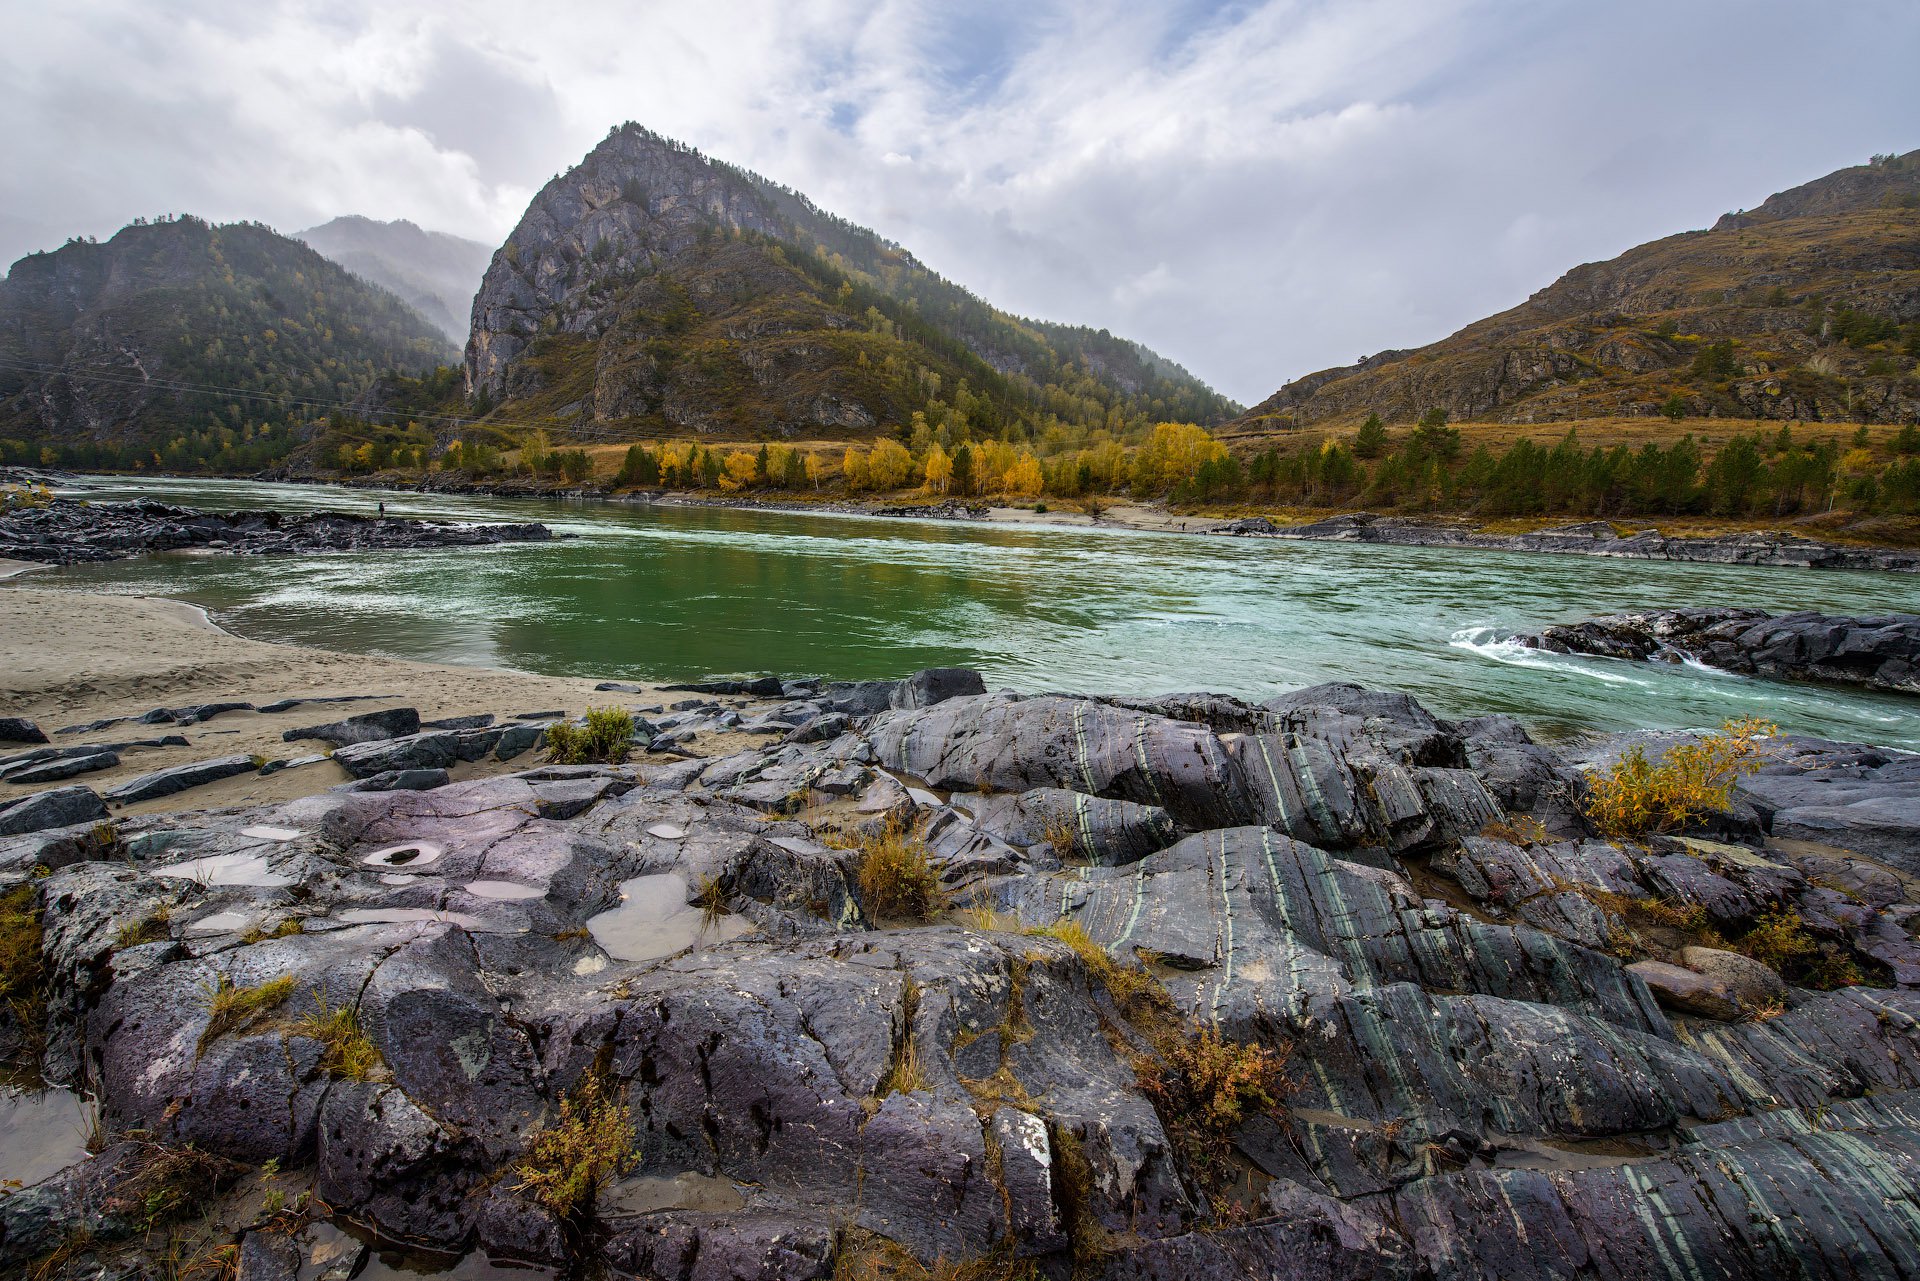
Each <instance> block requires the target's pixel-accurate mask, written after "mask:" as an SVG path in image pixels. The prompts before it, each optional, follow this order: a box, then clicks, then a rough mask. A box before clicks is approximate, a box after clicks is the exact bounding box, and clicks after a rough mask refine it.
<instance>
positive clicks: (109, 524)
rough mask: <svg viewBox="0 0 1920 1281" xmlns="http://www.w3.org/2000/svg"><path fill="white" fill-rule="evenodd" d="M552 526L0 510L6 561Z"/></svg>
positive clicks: (72, 508)
mask: <svg viewBox="0 0 1920 1281" xmlns="http://www.w3.org/2000/svg"><path fill="white" fill-rule="evenodd" d="M552 537H553V531H552V530H550V529H548V528H547V527H546V526H545V525H537V524H512V525H460V524H450V523H446V522H441V521H427V520H411V519H403V518H399V517H385V516H377V517H376V516H360V515H355V514H349V513H342V512H318V513H287V512H277V511H251V512H233V513H228V514H222V513H219V512H204V511H196V510H194V509H193V508H190V507H174V506H171V505H169V504H167V503H156V502H131V503H94V502H85V501H82V500H80V499H73V498H54V499H49V500H47V501H45V502H43V503H40V504H39V505H35V506H21V507H16V508H12V509H9V510H6V511H3V512H0V560H18V561H36V562H40V563H43V564H53V565H72V564H78V563H81V562H84V561H102V560H121V559H124V558H125V557H128V556H140V555H145V554H147V553H150V552H162V551H180V550H184V549H197V550H205V551H216V552H225V553H228V554H230V555H236V556H295V555H301V554H303V553H313V552H340V551H416V550H420V549H423V548H438V547H478V546H484V545H486V544H489V543H524V542H544V541H545V540H547V539H550V538H552Z"/></svg>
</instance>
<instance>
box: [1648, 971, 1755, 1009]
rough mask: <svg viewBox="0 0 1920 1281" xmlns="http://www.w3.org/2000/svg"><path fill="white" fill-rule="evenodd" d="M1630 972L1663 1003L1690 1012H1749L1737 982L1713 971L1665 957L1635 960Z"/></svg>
mask: <svg viewBox="0 0 1920 1281" xmlns="http://www.w3.org/2000/svg"><path fill="white" fill-rule="evenodd" d="M1627 973H1629V974H1631V975H1633V976H1634V977H1635V978H1637V979H1639V980H1640V981H1641V982H1642V983H1645V984H1646V985H1647V987H1648V988H1650V989H1651V990H1652V991H1653V994H1654V995H1655V996H1656V997H1658V998H1659V999H1660V1001H1661V1003H1662V1004H1664V1005H1669V1006H1672V1007H1673V1008H1674V1009H1676V1010H1680V1011H1683V1012H1685V1013H1687V1014H1698V1015H1701V1016H1702V1017H1704V1018H1709V1019H1737V1018H1739V1017H1740V1016H1741V1014H1743V1013H1744V1012H1745V1011H1744V1010H1743V1009H1742V1008H1741V1005H1740V1001H1739V998H1738V997H1737V996H1736V995H1735V993H1734V989H1733V985H1732V984H1730V983H1727V982H1725V981H1724V980H1722V979H1718V978H1715V977H1713V976H1712V975H1709V974H1702V973H1700V972H1698V971H1695V970H1689V969H1685V968H1683V967H1681V966H1678V965H1669V964H1668V963H1667V962H1665V961H1635V962H1634V963H1633V964H1632V965H1629V966H1628V967H1627Z"/></svg>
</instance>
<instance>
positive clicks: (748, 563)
mask: <svg viewBox="0 0 1920 1281" xmlns="http://www.w3.org/2000/svg"><path fill="white" fill-rule="evenodd" d="M84 491H85V494H86V496H88V497H92V498H98V499H121V498H135V497H150V498H157V499H162V500H164V501H168V502H175V503H181V504H185V505H188V506H196V507H203V508H209V509H214V510H234V509H241V508H261V507H272V508H280V509H284V510H313V509H322V508H331V509H344V510H356V511H368V512H370V511H372V510H373V508H374V504H375V503H376V502H377V501H381V500H384V501H385V502H386V504H387V510H388V512H389V514H395V515H409V516H430V517H438V518H443V519H456V520H494V521H500V520H514V521H524V520H539V521H544V522H546V523H547V524H548V525H550V526H552V527H553V528H554V529H555V530H556V531H558V532H563V533H567V534H572V535H576V536H577V537H574V538H570V539H566V540H564V541H556V542H552V543H544V544H517V545H516V544H508V545H502V546H496V547H483V548H473V549H461V550H452V551H426V552H417V553H392V552H373V553H346V554H338V555H326V556H314V557H304V558H264V557H226V556H214V555H168V556H156V557H146V558H141V559H135V560H128V561H118V562H112V563H108V564H103V565H86V566H74V567H70V568H66V569H59V570H53V571H48V572H44V573H37V574H35V575H33V577H32V580H31V581H32V582H34V583H35V584H36V585H45V586H69V587H74V588H82V589H86V590H93V591H106V592H133V593H142V594H148V595H165V596H173V597H178V598H180V599H183V600H188V601H192V602H194V603H196V604H199V605H202V606H204V607H206V608H207V609H208V610H209V611H211V613H212V615H213V617H214V618H215V620H216V621H217V622H219V623H220V625H221V626H223V627H225V628H227V629H228V630H230V631H233V632H235V633H238V634H240V635H243V636H248V637H253V638H256V639H261V640H272V641H287V642H293V643H297V644H302V645H318V646H324V647H327V648H332V649H339V650H347V651H351V652H358V653H369V654H383V655H390V656H394V657H400V658H412V659H425V660H431V661H437V662H449V663H465V664H477V665H484V666H496V667H510V668H516V669H520V670H524V671H531V672H540V673H545V674H549V675H578V676H596V677H605V678H622V677H625V678H634V677H652V678H659V679H686V678H695V677H701V676H708V675H719V674H730V673H741V672H756V673H757V672H767V671H772V672H780V673H786V674H801V673H807V674H826V675H831V676H835V677H874V676H897V675H900V674H903V673H906V672H910V671H913V670H915V669H917V668H921V667H928V666H935V665H948V664H964V665H968V666H973V667H977V668H979V669H980V670H981V671H983V672H984V673H985V674H986V677H987V681H988V684H989V687H991V688H1001V687H1009V688H1013V689H1018V690H1022V691H1027V692H1038V691H1043V690H1065V691H1076V692H1090V693H1130V694H1150V693H1166V692H1173V691H1185V690H1202V689H1205V690H1216V691H1220V692H1223V693H1230V694H1238V695H1241V696H1244V697H1248V698H1255V699H1258V698H1265V697H1271V696H1272V695H1274V694H1276V693H1279V692H1282V691H1285V690H1288V689H1293V688H1297V687H1299V686H1302V685H1308V684H1313V683H1315V682H1319V681H1328V680H1348V681H1355V682H1359V683H1362V684H1367V685H1373V686H1380V687H1386V688H1397V689H1403V690H1407V691H1409V692H1411V693H1413V694H1415V695H1416V696H1418V697H1419V698H1420V699H1421V700H1423V701H1424V702H1425V703H1427V704H1428V706H1430V707H1432V708H1433V709H1434V710H1435V711H1436V712H1439V713H1441V714H1443V715H1448V716H1466V715H1473V714H1477V713H1482V712H1495V711H1499V712H1511V713H1513V714H1515V715H1517V716H1519V717H1520V718H1521V719H1522V720H1524V721H1526V722H1527V723H1528V724H1529V725H1530V726H1532V727H1533V728H1534V729H1535V730H1536V732H1539V733H1542V734H1544V735H1545V736H1547V737H1550V738H1558V737H1565V736H1568V735H1572V734H1577V733H1580V732H1582V731H1595V730H1614V729H1631V728H1678V727H1700V726H1710V725H1714V724H1717V723H1719V722H1720V721H1722V720H1724V719H1726V718H1728V717H1730V716H1740V715H1764V716H1768V717H1771V718H1772V719H1774V720H1775V721H1777V722H1778V723H1780V724H1781V725H1782V726H1783V727H1785V728H1789V729H1794V730H1801V731H1805V732H1810V733H1818V734H1824V735H1828V736H1831V737H1835V738H1843V739H1849V740H1858V741H1866V742H1873V743H1879V744H1884V745H1889V746H1905V747H1913V748H1920V717H1917V716H1916V715H1915V708H1916V706H1920V703H1916V701H1915V700H1912V699H1908V698H1903V697H1899V696H1891V695H1875V694H1866V693H1860V692H1854V691H1849V690H1844V689H1829V688H1824V687H1812V686H1803V685H1782V684H1777V683H1772V682H1763V681H1754V680H1748V679H1745V678H1742V677H1737V676H1732V675H1727V674H1723V673H1718V672H1713V671H1709V670H1706V669H1703V668H1698V667H1693V666H1682V667H1671V666H1666V665H1661V664H1628V663H1621V662H1612V661H1607V660H1599V659H1578V658H1567V657H1562V656H1557V655H1551V654H1541V653H1536V652H1533V651H1529V650H1523V649H1520V648H1519V647H1517V646H1514V645H1512V644H1509V643H1507V639H1506V638H1507V637H1509V636H1510V635H1511V634H1512V633H1514V632H1515V631H1520V630H1526V629H1532V628H1536V627H1539V626H1541V625H1542V624H1546V623H1551V622H1557V621H1565V620H1571V619H1576V618H1580V617H1582V616H1585V615H1588V614H1593V613H1602V612H1606V611H1610V610H1620V609H1626V608H1633V607H1652V606H1663V605H1734V604H1739V605H1752V606H1758V607H1761V608H1767V609H1774V610H1786V609H1821V610H1825V611H1828V612H1834V613H1874V612H1880V613H1884V612H1888V611H1895V610H1898V611H1904V612H1920V577H1913V576H1908V575H1901V574H1869V573H1835V572H1829V571H1816V570H1791V569H1748V568H1730V567H1725V566H1704V565H1680V564H1667V563H1658V562H1647V561H1613V560H1602V559H1596V558H1591V557H1584V556H1544V555H1528V554H1519V553H1501V552H1465V551H1455V550H1443V549H1428V548H1394V547H1374V546H1364V545H1352V544H1325V543H1299V542H1282V541H1269V540H1243V539H1233V538H1212V537H1197V536H1182V535H1177V534H1150V533H1135V532H1128V531H1117V530H1093V529H1085V528H1059V527H1047V526H1040V525H1033V526H1025V525H1001V524H995V525H988V524H970V523H950V522H936V521H909V520H896V519H883V518H866V517H849V516H834V515H812V514H793V513H785V512H760V511H732V510H722V509H715V508H691V507H676V506H650V505H644V504H641V505H630V504H621V503H602V502H573V503H565V502H534V501H519V500H504V499H495V498H479V497H465V496H449V495H423V494H411V493H400V492H390V491H385V492H383V491H373V490H356V489H344V488H334V487H328V486H309V485H273V484H260V483H255V482H248V481H226V480H145V479H141V480H130V479H122V478H93V479H89V480H87V481H86V482H84Z"/></svg>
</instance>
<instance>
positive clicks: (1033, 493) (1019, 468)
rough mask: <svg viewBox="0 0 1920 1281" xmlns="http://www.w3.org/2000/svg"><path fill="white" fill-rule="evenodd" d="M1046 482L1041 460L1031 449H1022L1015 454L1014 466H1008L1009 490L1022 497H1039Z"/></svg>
mask: <svg viewBox="0 0 1920 1281" xmlns="http://www.w3.org/2000/svg"><path fill="white" fill-rule="evenodd" d="M1044 484H1045V482H1044V481H1043V479H1042V478H1041V475H1040V460H1039V459H1038V458H1035V457H1034V456H1033V451H1032V450H1031V449H1022V450H1021V451H1020V452H1019V453H1018V454H1016V455H1015V456H1014V459H1013V466H1011V467H1009V468H1007V478H1006V481H1005V485H1006V490H1007V492H1008V493H1009V494H1014V495H1017V496H1018V497H1021V498H1037V497H1038V496H1039V494H1040V490H1041V489H1042V488H1043V487H1044Z"/></svg>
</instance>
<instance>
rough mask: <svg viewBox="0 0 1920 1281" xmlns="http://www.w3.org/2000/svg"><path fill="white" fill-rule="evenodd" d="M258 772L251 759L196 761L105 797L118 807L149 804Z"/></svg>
mask: <svg viewBox="0 0 1920 1281" xmlns="http://www.w3.org/2000/svg"><path fill="white" fill-rule="evenodd" d="M256 768H258V767H257V766H256V765H255V763H254V760H253V758H252V757H250V756H222V757H219V758H218V759H216V760H211V761H195V762H193V763H192V764H189V765H174V766H170V767H169V768H167V769H161V770H155V771H153V773H151V774H142V775H140V777H138V778H134V779H129V780H128V781H126V782H124V783H121V784H120V785H119V786H117V787H111V788H108V789H107V791H106V793H105V796H106V799H107V800H109V801H112V802H114V803H115V804H117V805H131V804H133V803H134V802H135V801H150V800H154V799H156V798H158V797H162V796H172V795H174V794H175V793H177V792H184V791H186V790H187V789H188V788H190V787H200V786H202V785H203V784H206V783H216V782H218V781H219V780H221V779H223V778H232V777H233V776H234V775H236V774H249V773H252V772H253V771H254V770H255V769H256Z"/></svg>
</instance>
